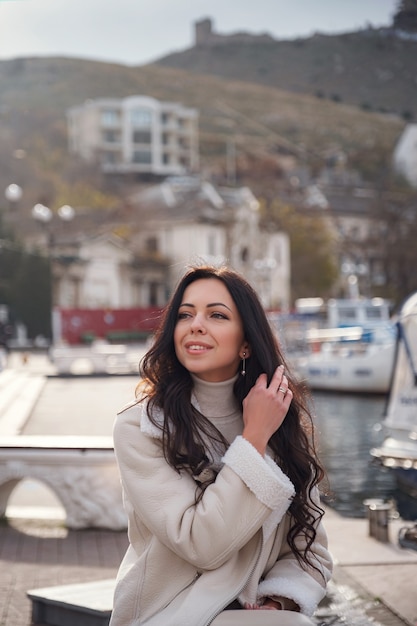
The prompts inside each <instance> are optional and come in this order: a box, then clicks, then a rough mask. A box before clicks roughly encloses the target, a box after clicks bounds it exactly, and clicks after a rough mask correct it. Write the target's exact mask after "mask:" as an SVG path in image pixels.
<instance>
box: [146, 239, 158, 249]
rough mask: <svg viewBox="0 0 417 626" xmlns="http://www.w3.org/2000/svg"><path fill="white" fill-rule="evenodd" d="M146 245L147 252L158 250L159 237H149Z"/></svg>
mask: <svg viewBox="0 0 417 626" xmlns="http://www.w3.org/2000/svg"><path fill="white" fill-rule="evenodd" d="M145 247H146V251H147V252H158V239H157V238H156V237H148V239H147V240H146V242H145Z"/></svg>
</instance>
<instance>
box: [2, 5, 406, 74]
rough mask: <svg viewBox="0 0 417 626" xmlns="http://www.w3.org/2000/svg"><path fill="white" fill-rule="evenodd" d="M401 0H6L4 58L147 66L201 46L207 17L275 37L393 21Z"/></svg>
mask: <svg viewBox="0 0 417 626" xmlns="http://www.w3.org/2000/svg"><path fill="white" fill-rule="evenodd" d="M397 6H398V0H232V1H228V0H210V2H208V1H207V0H0V59H12V58H16V57H27V56H42V57H45V56H66V57H78V58H84V59H93V60H101V61H110V62H116V63H122V64H125V65H143V64H145V63H149V62H152V61H154V60H156V59H158V58H160V57H162V56H164V55H166V54H169V53H171V52H175V51H180V50H184V49H186V48H189V47H191V46H192V45H193V43H194V22H195V21H197V20H200V19H203V18H206V17H210V18H212V20H213V29H214V30H215V31H216V32H218V33H221V34H229V33H233V32H236V31H247V32H251V33H263V32H268V33H269V34H271V35H272V36H274V37H275V38H276V39H293V38H295V37H306V36H309V35H312V34H313V33H315V32H321V33H327V34H333V33H341V32H349V31H353V30H358V29H362V28H365V27H366V26H367V25H372V26H374V27H380V26H389V25H390V24H391V21H392V17H393V14H394V13H395V10H396V8H397Z"/></svg>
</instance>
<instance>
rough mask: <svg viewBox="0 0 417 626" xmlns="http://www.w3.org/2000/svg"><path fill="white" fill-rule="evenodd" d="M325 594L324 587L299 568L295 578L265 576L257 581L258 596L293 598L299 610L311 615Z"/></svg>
mask: <svg viewBox="0 0 417 626" xmlns="http://www.w3.org/2000/svg"><path fill="white" fill-rule="evenodd" d="M325 595H326V590H325V588H324V587H322V586H321V585H319V583H318V582H316V581H315V580H314V579H313V578H312V577H311V576H310V575H309V574H307V572H304V571H302V570H300V571H299V572H298V576H297V579H294V578H284V577H279V578H267V579H265V580H263V581H262V582H261V583H259V587H258V598H259V599H261V598H271V597H274V596H281V597H284V598H288V599H290V600H293V601H294V602H296V603H297V604H298V606H299V607H300V612H301V613H303V614H304V615H307V616H308V617H311V616H312V615H313V613H314V612H315V610H316V609H317V605H318V603H319V602H320V600H322V599H323V598H324V596H325Z"/></svg>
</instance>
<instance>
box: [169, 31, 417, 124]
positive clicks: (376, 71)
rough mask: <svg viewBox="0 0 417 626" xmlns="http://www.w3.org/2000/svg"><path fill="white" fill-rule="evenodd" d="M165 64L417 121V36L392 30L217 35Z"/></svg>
mask: <svg viewBox="0 0 417 626" xmlns="http://www.w3.org/2000/svg"><path fill="white" fill-rule="evenodd" d="M157 63H158V64H159V65H163V66H165V67H174V68H180V69H185V70H188V71H193V72H195V73H196V74H198V75H201V74H205V75H213V76H219V77H223V78H227V79H232V80H241V81H248V82H252V83H257V84H262V85H267V86H269V87H275V88H277V89H283V90H287V91H291V92H293V93H303V94H308V95H311V96H316V97H320V98H326V99H331V100H335V101H338V102H340V101H342V102H346V103H349V104H353V105H356V106H358V107H361V108H363V109H367V110H373V111H381V112H389V111H391V112H395V113H397V114H398V115H401V116H403V117H404V118H405V119H412V118H414V119H416V118H417V80H416V78H417V36H414V38H409V39H406V38H404V37H402V36H401V35H400V34H398V33H396V32H395V31H393V30H390V29H379V30H372V29H370V30H364V31H359V32H352V33H346V34H343V35H333V36H327V35H320V34H317V35H314V36H312V37H309V38H305V39H295V40H291V41H277V40H273V39H272V38H271V40H270V41H268V40H265V41H264V40H262V39H257V38H256V37H253V39H252V40H251V38H250V36H247V37H246V39H244V40H242V41H241V40H239V37H238V36H233V35H230V36H227V35H216V34H213V35H211V34H210V35H209V36H208V37H207V41H206V42H202V43H199V45H195V46H194V47H192V48H190V49H188V50H184V51H182V52H178V53H175V54H171V55H168V56H165V57H163V58H161V59H159V60H158V61H157Z"/></svg>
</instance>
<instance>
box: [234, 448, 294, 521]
mask: <svg viewBox="0 0 417 626" xmlns="http://www.w3.org/2000/svg"><path fill="white" fill-rule="evenodd" d="M222 461H223V462H224V463H225V465H228V466H229V467H230V468H231V469H232V470H233V471H234V472H235V473H236V474H237V475H238V476H239V477H240V478H241V479H242V480H243V482H244V483H245V484H246V486H247V487H248V488H249V489H250V490H251V491H252V493H254V494H255V496H256V497H257V498H258V500H260V501H261V502H262V504H264V505H265V506H267V507H269V508H270V509H272V510H275V511H277V512H279V513H280V514H281V517H282V515H284V513H285V512H286V511H287V509H288V507H289V506H290V504H291V499H292V497H293V495H294V493H295V489H294V485H293V484H292V482H291V481H290V479H289V478H288V476H287V475H286V474H284V472H283V471H282V470H281V468H279V467H278V465H277V464H276V463H274V461H273V460H272V459H271V458H270V457H267V456H266V457H263V456H262V455H261V454H259V452H258V451H257V450H256V448H254V446H253V445H252V444H251V443H249V441H247V439H245V438H244V437H242V436H238V437H236V439H235V440H234V441H233V443H232V444H231V445H230V447H229V448H228V450H227V452H226V454H225V455H224V457H223V459H222Z"/></svg>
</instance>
